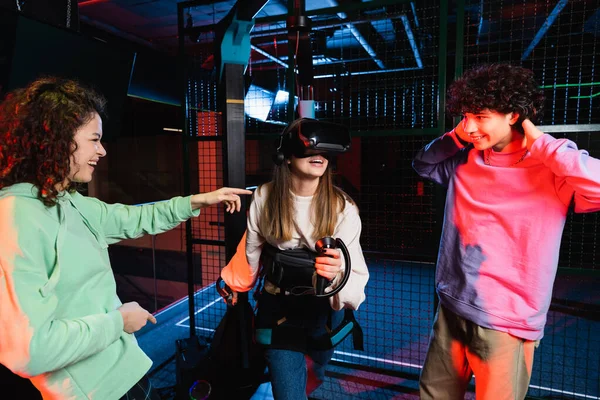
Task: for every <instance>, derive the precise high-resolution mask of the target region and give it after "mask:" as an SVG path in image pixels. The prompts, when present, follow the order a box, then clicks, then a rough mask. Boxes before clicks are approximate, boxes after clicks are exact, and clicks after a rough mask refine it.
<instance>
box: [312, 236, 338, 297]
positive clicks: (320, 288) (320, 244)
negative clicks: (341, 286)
mask: <svg viewBox="0 0 600 400" xmlns="http://www.w3.org/2000/svg"><path fill="white" fill-rule="evenodd" d="M336 247H337V246H336V241H335V239H334V238H332V237H330V236H326V237H324V238H321V239H319V240H318V241H317V243H315V250H317V252H318V253H325V250H326V249H335V248H336ZM328 284H329V281H328V280H327V278H325V277H323V276H321V275H318V274H317V282H316V285H315V294H316V295H317V296H322V295H324V294H325V288H326V287H327V285H328Z"/></svg>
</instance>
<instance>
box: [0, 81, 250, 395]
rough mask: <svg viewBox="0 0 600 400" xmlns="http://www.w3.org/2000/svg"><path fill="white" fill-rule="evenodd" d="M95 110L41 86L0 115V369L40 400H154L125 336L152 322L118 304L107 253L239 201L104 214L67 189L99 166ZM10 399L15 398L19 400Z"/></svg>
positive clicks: (223, 198)
mask: <svg viewBox="0 0 600 400" xmlns="http://www.w3.org/2000/svg"><path fill="white" fill-rule="evenodd" d="M103 109H104V99H103V98H102V97H101V96H100V95H99V94H97V93H95V92H94V91H92V90H90V89H88V88H85V87H83V86H81V85H80V84H78V83H77V82H75V81H71V80H64V79H57V78H43V79H39V80H37V81H35V82H33V83H31V84H30V85H29V86H27V87H26V88H23V89H19V90H16V91H14V92H13V93H10V94H9V95H8V96H7V98H6V99H5V100H4V101H3V102H2V103H1V104H0V238H1V239H0V363H1V364H3V365H4V366H6V367H7V368H9V369H10V370H12V371H13V372H14V373H16V374H18V375H19V376H21V377H24V378H28V379H30V380H31V381H32V383H33V384H34V385H35V387H36V388H37V389H38V390H39V391H40V393H41V394H42V396H43V398H44V399H92V398H94V399H106V400H112V399H115V400H116V399H120V398H122V399H142V400H143V399H160V397H159V395H158V393H157V392H156V390H154V389H153V388H152V386H151V384H150V382H149V380H148V378H147V376H146V373H147V372H148V370H149V369H150V366H151V365H152V361H151V360H150V359H149V358H148V357H147V356H146V354H144V352H143V351H142V349H141V348H140V347H139V346H138V344H137V341H136V339H135V337H134V335H133V333H135V332H137V331H138V330H140V329H141V328H142V327H143V326H144V325H146V322H147V321H150V322H153V323H156V319H155V318H154V316H153V315H152V314H150V313H149V312H148V311H146V310H145V309H143V308H142V307H140V305H139V304H137V303H136V302H129V303H125V304H122V303H121V301H120V300H119V298H118V296H117V292H116V283H115V279H114V276H113V273H112V270H111V265H110V260H109V257H108V250H107V248H108V245H109V244H112V243H116V242H118V241H120V240H122V239H127V238H137V237H140V236H142V235H144V234H157V233H161V232H165V231H167V230H169V229H172V228H174V227H176V226H177V225H179V224H180V223H181V222H183V221H185V220H187V219H189V218H191V217H193V216H197V215H198V214H199V212H200V209H201V208H204V207H207V206H210V205H213V204H217V203H221V202H222V203H224V204H225V205H226V210H227V211H229V212H234V211H239V210H240V198H239V195H241V194H251V193H252V192H250V191H248V190H244V189H235V188H221V189H218V190H216V191H214V192H208V193H202V194H196V195H193V196H188V197H175V198H172V199H170V200H167V201H164V202H157V203H155V204H151V205H144V206H126V205H123V204H106V203H104V202H102V201H100V200H97V199H94V198H90V197H85V196H82V195H81V194H79V193H78V192H77V191H76V190H75V188H76V186H77V184H78V183H87V182H90V181H91V180H92V176H93V173H94V169H95V167H96V166H97V164H98V163H99V162H101V159H102V158H103V157H104V156H106V150H105V149H104V146H103V145H102V143H101V139H102V133H103V132H102V118H101V115H102V113H103ZM15 398H23V394H22V393H17V394H15Z"/></svg>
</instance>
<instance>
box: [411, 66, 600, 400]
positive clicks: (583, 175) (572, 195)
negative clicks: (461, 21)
mask: <svg viewBox="0 0 600 400" xmlns="http://www.w3.org/2000/svg"><path fill="white" fill-rule="evenodd" d="M543 101H544V97H543V94H542V92H541V90H540V89H539V86H538V85H537V84H536V82H535V80H534V77H533V73H532V71H530V70H528V69H525V68H522V67H518V66H511V65H507V64H491V65H484V66H480V67H477V68H474V69H473V70H471V71H468V72H467V73H466V74H465V75H464V76H463V77H462V78H460V79H458V80H457V81H455V82H454V83H453V84H452V85H451V87H450V88H449V94H448V109H449V112H450V113H451V114H453V115H462V117H463V118H462V121H461V122H460V123H459V124H458V125H457V126H456V127H455V128H454V129H453V130H452V131H450V132H448V133H446V134H444V135H442V136H441V137H439V138H437V139H435V140H434V141H433V142H431V143H429V144H428V145H427V146H425V147H424V148H423V149H421V150H420V151H419V153H418V154H417V155H416V157H415V159H414V162H413V167H414V169H415V170H416V171H417V172H418V173H419V175H421V176H422V177H424V178H427V179H430V180H432V181H434V182H436V183H439V184H441V185H443V186H445V187H447V189H448V190H447V196H446V207H445V215H444V225H443V230H442V237H441V242H440V249H439V255H438V261H437V270H436V278H435V279H436V290H437V294H438V297H439V300H440V305H439V308H438V310H437V313H436V316H435V321H434V324H433V329H432V333H431V338H430V343H429V348H428V351H427V356H426V359H425V364H424V366H423V370H422V373H421V379H420V384H419V386H420V393H421V399H436V400H439V399H463V398H464V394H465V391H466V388H467V385H468V383H469V381H470V379H471V377H472V376H473V375H475V391H476V397H477V399H478V400H482V399H493V400H502V399H523V398H524V397H525V395H526V393H527V389H528V386H529V381H530V378H531V369H532V365H533V353H534V348H535V347H537V345H538V343H539V340H540V339H541V338H542V336H543V334H544V325H545V323H546V315H547V312H548V308H549V306H550V300H551V294H552V286H553V284H554V279H555V276H556V269H557V265H558V256H559V248H560V241H561V237H562V231H563V228H564V225H565V220H566V216H567V211H568V209H569V207H570V206H571V205H572V204H573V206H574V210H575V212H593V211H598V210H600V160H597V159H595V158H592V157H590V156H589V155H588V152H587V151H585V150H579V149H578V148H577V145H576V144H575V143H573V142H572V141H570V140H567V139H556V138H554V137H552V136H550V135H548V134H544V133H543V132H541V131H540V130H539V129H538V128H536V127H535V125H534V124H533V123H532V120H536V119H537V117H538V116H539V115H540V112H541V110H542V106H543Z"/></svg>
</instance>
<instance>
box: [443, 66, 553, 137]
mask: <svg viewBox="0 0 600 400" xmlns="http://www.w3.org/2000/svg"><path fill="white" fill-rule="evenodd" d="M446 105H447V107H446V108H447V110H448V113H450V114H451V115H453V116H459V115H463V114H465V113H478V112H481V111H483V110H485V109H488V110H490V111H496V112H499V113H502V114H509V113H511V112H516V113H519V116H520V118H519V121H518V124H516V125H517V126H519V127H520V125H521V124H520V123H521V122H523V120H525V118H529V119H530V120H531V121H532V122H533V123H537V122H538V120H539V119H540V117H541V115H542V110H543V106H544V93H543V91H542V90H541V89H540V88H539V86H538V84H537V83H536V81H535V78H534V76H533V71H531V70H529V69H526V68H523V67H520V66H515V65H510V64H485V65H481V66H478V67H476V68H474V69H472V70H470V71H467V72H466V73H465V74H464V75H463V76H462V77H461V78H459V79H457V80H456V81H454V82H453V83H452V84H451V85H450V87H449V89H448V96H447V102H446Z"/></svg>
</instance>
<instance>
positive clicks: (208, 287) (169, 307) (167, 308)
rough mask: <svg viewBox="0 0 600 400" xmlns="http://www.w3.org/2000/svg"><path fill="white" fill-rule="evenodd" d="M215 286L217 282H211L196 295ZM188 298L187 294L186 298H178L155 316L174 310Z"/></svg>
mask: <svg viewBox="0 0 600 400" xmlns="http://www.w3.org/2000/svg"><path fill="white" fill-rule="evenodd" d="M213 286H215V284H214V283H211V284H210V285H208V286H206V287H204V288H202V289H201V290H199V291H197V292H196V294H195V295H194V296H197V295H199V294H200V293H202V292H205V291H206V290H207V289H210V288H211V287H213ZM187 299H188V298H187V296H186V297H184V298H182V299H180V300H177V301H176V302H175V303H173V304H171V305H169V306H168V307H166V308H164V309H162V310H160V311H159V312H157V313H156V314H154V316H155V317H158V316H160V315H161V314H163V313H165V312H167V311H169V310H172V309H173V308H174V307H176V306H178V305H180V304H181V303H183V302H186V301H187Z"/></svg>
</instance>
